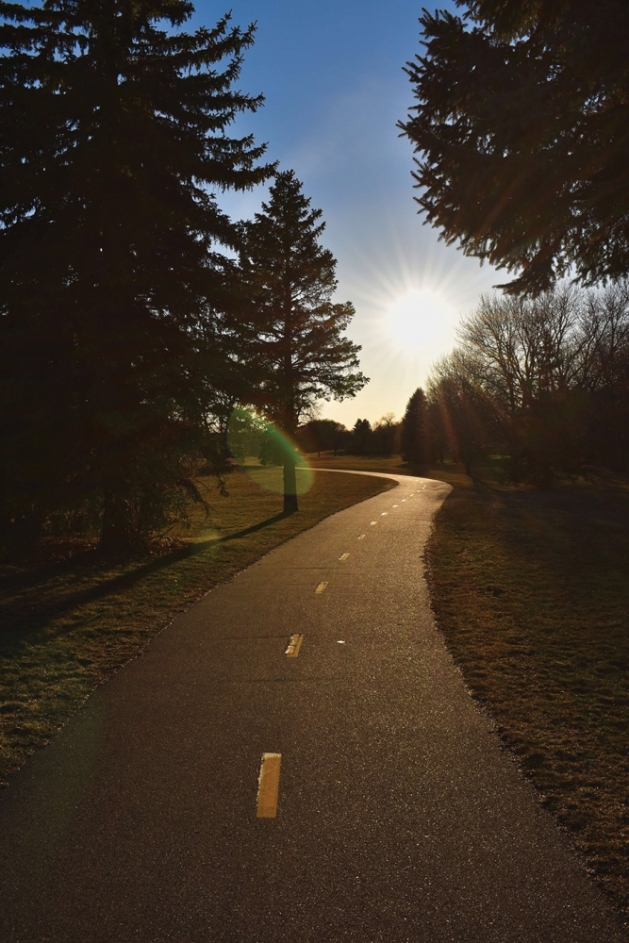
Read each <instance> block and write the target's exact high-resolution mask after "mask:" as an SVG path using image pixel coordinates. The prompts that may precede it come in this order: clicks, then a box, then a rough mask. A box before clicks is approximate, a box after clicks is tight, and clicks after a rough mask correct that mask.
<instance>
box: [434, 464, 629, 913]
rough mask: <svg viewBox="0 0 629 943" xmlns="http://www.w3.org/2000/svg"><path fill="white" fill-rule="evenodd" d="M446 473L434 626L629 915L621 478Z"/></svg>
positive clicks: (627, 587)
mask: <svg viewBox="0 0 629 943" xmlns="http://www.w3.org/2000/svg"><path fill="white" fill-rule="evenodd" d="M489 471H490V470H486V472H489ZM436 476H439V475H438V473H437V475H436ZM439 477H440V476H439ZM450 482H451V483H452V484H453V485H454V491H453V492H452V494H451V496H450V497H449V498H448V500H447V501H446V503H445V504H444V505H443V507H442V509H441V511H440V512H439V514H438V517H437V522H436V528H435V530H434V532H433V536H432V540H431V542H430V546H429V551H428V563H429V567H430V578H429V584H430V588H431V596H432V605H433V609H434V612H435V616H436V619H437V624H438V626H439V628H440V629H441V630H442V632H443V633H444V635H445V638H446V641H447V644H448V647H449V649H450V651H451V653H452V655H453V657H454V659H455V661H456V662H457V664H458V665H459V666H460V667H461V669H462V671H463V674H464V677H465V680H466V683H467V685H468V687H469V688H470V690H471V691H472V693H473V695H474V696H475V697H476V698H477V700H478V701H479V702H480V703H481V704H482V705H483V706H484V707H485V708H486V709H487V710H488V712H489V713H490V714H491V716H492V717H493V718H494V719H495V721H496V724H497V729H498V731H499V733H500V735H501V737H502V738H503V740H504V742H505V743H506V744H507V745H508V746H509V747H510V749H511V750H512V751H513V752H514V753H515V755H516V756H517V758H518V761H519V763H520V764H521V767H522V769H523V771H524V773H525V774H526V775H527V776H528V777H529V778H530V779H531V780H532V781H533V783H534V784H535V786H536V787H537V790H538V793H539V796H540V799H541V801H542V802H543V804H544V805H545V806H546V807H547V808H548V809H550V810H551V811H552V812H553V813H554V814H555V815H556V816H557V818H558V819H559V821H560V822H561V823H562V824H563V825H564V826H565V827H566V828H567V829H569V831H570V832H571V833H572V836H573V840H574V842H575V844H576V845H577V847H578V848H579V849H580V850H581V852H583V854H584V856H585V863H586V867H587V869H588V870H589V871H590V872H591V873H592V875H593V876H594V877H595V879H596V881H597V883H599V884H600V885H601V886H602V887H603V889H604V890H606V891H607V892H609V893H610V894H611V896H612V897H613V899H614V901H615V902H616V903H617V904H618V905H619V906H620V907H621V908H622V910H623V911H624V913H625V915H626V916H629V742H628V731H629V477H628V476H615V477H614V476H610V475H602V474H593V475H592V477H591V479H590V480H589V481H581V482H573V483H565V484H564V485H563V486H561V487H559V488H557V489H556V490H554V491H548V492H540V491H531V490H528V491H527V490H516V489H513V488H507V487H505V486H504V485H501V484H500V483H499V482H497V481H496V480H495V479H494V480H492V476H491V474H485V475H484V476H481V477H479V478H477V479H475V480H471V479H469V478H468V477H467V476H465V475H464V474H462V473H459V474H458V476H457V475H453V474H452V472H450Z"/></svg>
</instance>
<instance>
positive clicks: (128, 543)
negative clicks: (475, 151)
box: [98, 491, 143, 556]
mask: <svg viewBox="0 0 629 943" xmlns="http://www.w3.org/2000/svg"><path fill="white" fill-rule="evenodd" d="M98 546H99V549H100V550H101V551H102V552H103V553H104V554H106V555H108V556H110V555H111V556H121V555H127V554H130V553H133V552H135V551H137V550H140V549H142V546H143V542H142V540H141V539H140V538H139V535H138V533H137V528H135V527H134V526H133V520H132V509H131V507H130V502H129V501H128V500H126V499H125V498H121V497H120V495H119V494H116V493H115V492H113V491H110V492H108V493H107V494H106V495H105V501H104V503H103V518H102V523H101V532H100V541H99V545H98Z"/></svg>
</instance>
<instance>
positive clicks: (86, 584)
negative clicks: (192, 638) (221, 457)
mask: <svg viewBox="0 0 629 943" xmlns="http://www.w3.org/2000/svg"><path fill="white" fill-rule="evenodd" d="M299 475H300V477H301V478H302V480H303V479H304V478H305V474H304V473H301V472H300V473H299ZM202 486H203V488H204V490H205V493H206V496H207V500H208V503H209V513H208V514H207V516H206V514H205V512H204V511H202V510H201V509H200V508H199V507H193V508H192V510H191V526H190V529H189V530H182V529H180V530H179V531H172V532H171V533H170V534H169V535H167V536H166V537H164V538H163V539H162V540H160V541H156V542H155V544H154V546H153V549H152V553H151V554H148V555H146V556H145V557H144V558H142V559H136V560H132V561H127V562H124V563H122V562H121V563H118V564H115V565H114V564H111V563H109V564H107V563H105V562H103V561H102V560H100V559H99V558H98V554H97V553H96V552H95V551H94V549H93V546H91V545H90V543H89V541H83V542H82V543H78V544H75V545H71V544H65V545H63V544H61V545H60V544H55V545H52V546H49V547H47V548H45V552H44V553H42V555H41V557H40V558H39V559H38V560H37V561H33V562H31V564H30V565H26V564H25V565H22V566H15V565H13V566H9V565H6V564H5V565H4V566H0V621H1V624H2V631H1V634H0V783H2V784H3V785H6V784H7V776H8V774H9V773H10V772H11V771H13V770H15V769H17V768H18V767H19V766H20V765H21V764H22V763H23V762H24V760H25V759H26V757H27V756H28V754H29V753H31V752H32V751H33V750H34V749H35V748H36V747H37V746H40V745H41V744H43V743H45V742H46V741H47V740H49V739H50V737H51V736H53V735H54V734H55V732H56V731H58V730H59V729H60V727H62V726H63V724H64V723H65V721H66V720H67V719H68V718H69V717H70V716H71V715H72V714H73V713H74V712H75V711H76V710H77V709H78V708H79V707H80V705H81V704H82V703H83V701H84V700H85V698H86V697H87V696H88V695H89V694H90V692H91V691H93V690H94V688H95V687H96V686H97V685H98V684H101V683H102V682H103V681H105V680H106V679H107V678H108V677H110V676H111V675H112V674H113V672H115V671H116V670H117V669H119V668H120V667H122V665H124V664H125V662H127V661H129V660H130V659H131V658H134V657H135V656H137V655H138V654H139V653H140V652H141V651H142V648H143V647H144V646H145V645H146V644H147V642H148V641H149V640H150V638H151V637H152V636H154V635H156V634H157V633H158V632H160V631H162V629H164V628H165V627H166V626H167V625H168V623H169V622H171V621H172V619H173V618H174V616H175V615H176V614H177V613H178V612H181V611H183V610H184V609H186V608H188V607H189V606H191V605H192V604H193V603H194V602H195V600H197V599H199V598H200V597H201V596H203V595H204V594H205V593H207V592H208V591H209V590H210V589H211V588H212V587H213V586H216V585H217V584H218V583H221V582H224V581H226V580H228V579H230V578H231V577H232V576H233V575H234V574H235V573H237V572H238V571H239V570H241V569H243V568H244V567H246V566H249V565H250V564H251V563H253V562H254V561H255V560H258V559H259V558H260V557H261V556H263V555H264V554H265V553H267V552H268V551H269V550H271V549H272V548H273V547H276V546H277V545H278V544H280V543H282V542H283V541H285V540H288V539H289V538H291V537H294V536H295V535H296V534H298V533H300V532H301V531H303V530H306V529H307V528H309V527H312V526H314V524H316V523H317V522H318V521H320V520H322V519H323V518H324V517H327V516H328V515H329V514H333V513H335V512H336V511H339V510H341V509H342V508H344V507H348V506H349V505H351V504H355V503H356V502H358V501H362V500H364V499H365V498H368V497H371V496H372V495H374V494H377V493H379V492H380V491H383V490H386V489H387V488H389V487H393V484H392V482H387V481H385V480H384V479H377V478H364V477H359V476H350V475H316V474H315V475H314V481H313V484H312V487H311V488H310V489H309V490H308V491H307V493H305V494H303V495H302V496H301V497H300V511H299V513H297V514H294V515H292V516H289V517H284V516H283V515H282V513H281V511H282V498H281V496H280V495H279V494H278V492H279V491H280V490H281V471H280V469H278V468H262V467H260V466H251V467H247V468H245V469H244V470H241V471H235V472H233V473H232V474H230V475H229V476H227V489H228V492H229V496H228V497H223V496H221V495H220V494H219V493H218V491H217V489H216V485H215V482H214V481H213V480H212V479H204V480H203V481H202Z"/></svg>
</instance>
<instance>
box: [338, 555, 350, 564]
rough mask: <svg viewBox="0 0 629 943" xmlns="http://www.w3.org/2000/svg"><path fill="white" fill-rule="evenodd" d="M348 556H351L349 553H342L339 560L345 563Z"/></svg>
mask: <svg viewBox="0 0 629 943" xmlns="http://www.w3.org/2000/svg"><path fill="white" fill-rule="evenodd" d="M348 557H349V553H342V554H341V556H340V557H339V560H340V561H341V563H345V561H346V560H347V558H348Z"/></svg>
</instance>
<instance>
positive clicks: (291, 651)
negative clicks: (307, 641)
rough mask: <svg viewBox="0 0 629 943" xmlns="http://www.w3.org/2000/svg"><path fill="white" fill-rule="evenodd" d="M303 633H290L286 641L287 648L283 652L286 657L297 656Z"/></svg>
mask: <svg viewBox="0 0 629 943" xmlns="http://www.w3.org/2000/svg"><path fill="white" fill-rule="evenodd" d="M303 640H304V637H303V635H291V637H290V640H289V642H288V648H287V649H286V651H285V652H284V654H285V655H286V657H287V658H297V656H298V655H299V649H300V648H301V643H302V642H303Z"/></svg>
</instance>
